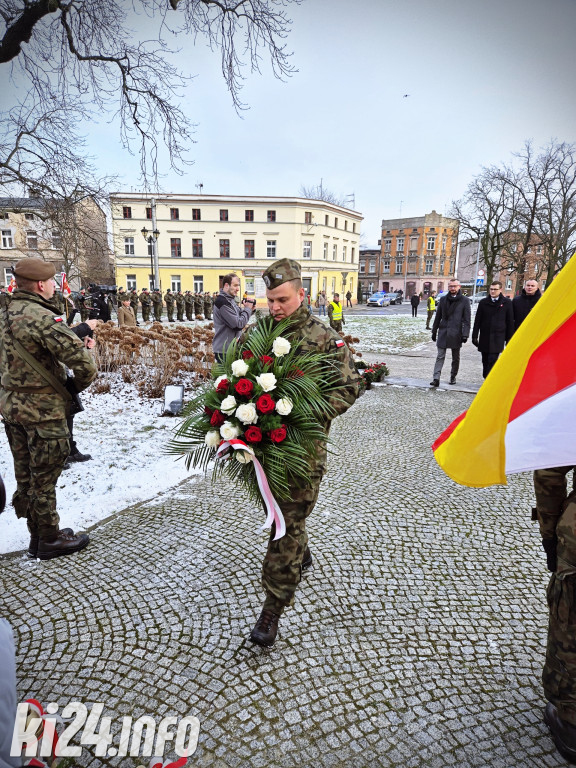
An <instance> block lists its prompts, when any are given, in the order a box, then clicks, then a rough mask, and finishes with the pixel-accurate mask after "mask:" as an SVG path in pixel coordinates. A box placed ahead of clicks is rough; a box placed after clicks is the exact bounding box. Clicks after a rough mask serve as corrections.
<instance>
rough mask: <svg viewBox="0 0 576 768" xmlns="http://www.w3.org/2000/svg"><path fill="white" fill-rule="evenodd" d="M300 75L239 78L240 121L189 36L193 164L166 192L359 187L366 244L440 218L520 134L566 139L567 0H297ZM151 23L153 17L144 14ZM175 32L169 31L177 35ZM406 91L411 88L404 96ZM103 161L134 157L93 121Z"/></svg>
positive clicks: (573, 118)
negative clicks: (403, 221)
mask: <svg viewBox="0 0 576 768" xmlns="http://www.w3.org/2000/svg"><path fill="white" fill-rule="evenodd" d="M287 10H288V13H289V15H290V16H291V18H292V19H293V26H292V31H291V34H290V37H289V38H288V41H287V44H288V46H289V47H290V48H291V49H292V50H293V51H294V56H293V64H294V66H295V67H297V69H298V72H297V73H295V74H294V75H293V76H292V77H291V78H290V79H289V80H288V81H287V82H280V81H278V80H275V79H274V77H273V76H272V74H271V72H270V70H269V68H268V67H267V66H266V63H265V62H264V65H263V73H264V74H263V75H262V76H259V75H250V76H249V78H248V79H247V81H246V84H245V87H244V90H243V91H242V98H243V100H244V102H246V103H247V104H248V105H249V106H250V109H249V110H248V111H246V112H243V113H242V115H241V116H239V115H238V114H237V113H236V112H235V111H234V108H233V106H232V102H231V99H230V96H229V94H228V92H227V90H226V87H225V84H224V82H223V80H222V77H221V74H220V60H219V56H218V55H217V54H213V53H211V52H210V51H209V50H208V49H207V48H205V47H204V46H203V45H201V46H198V45H197V46H196V47H195V48H194V47H192V45H191V44H190V43H188V45H186V44H185V42H184V40H182V41H181V44H182V45H183V46H185V47H184V48H183V50H182V52H181V54H180V56H179V61H180V62H181V64H182V67H183V68H184V69H185V70H186V71H188V72H189V73H191V74H194V75H196V78H195V79H194V81H193V82H192V84H191V85H190V86H189V87H188V89H187V91H186V97H185V99H184V100H183V101H184V103H185V106H184V109H185V111H186V112H187V113H188V114H189V116H190V117H191V119H192V120H193V121H194V122H195V123H197V129H196V133H195V139H196V142H197V143H196V144H195V145H193V147H192V149H191V153H190V157H191V158H192V159H194V161H195V164H194V165H193V166H192V167H191V168H190V169H189V170H188V172H187V173H186V175H185V176H183V177H180V176H177V175H173V174H168V175H167V176H166V177H165V178H164V179H163V182H162V183H163V189H164V191H166V192H168V191H171V192H187V193H194V192H197V191H198V190H197V189H196V186H195V185H196V184H197V183H199V182H201V183H202V184H203V185H204V189H203V191H204V192H205V193H208V194H233V195H243V194H246V195H260V194H262V195H298V194H299V191H300V186H301V185H302V184H305V185H313V184H319V183H320V179H322V180H323V184H324V186H325V187H327V188H328V189H330V190H332V191H334V192H335V193H337V194H339V195H349V194H354V195H355V207H356V209H357V210H359V211H361V212H362V213H363V214H364V217H365V221H364V225H363V229H364V234H365V238H364V243H365V244H366V245H371V244H375V243H376V242H377V240H378V238H379V236H380V222H381V220H382V218H391V217H395V216H398V215H399V214H400V213H401V214H402V215H403V216H412V215H414V216H416V215H423V214H424V213H427V212H429V211H431V210H432V209H436V211H438V212H440V213H444V212H445V211H446V210H447V209H448V207H449V206H450V203H451V201H452V200H453V199H455V198H457V197H459V196H461V195H462V193H463V192H464V190H465V188H466V185H467V184H468V182H469V181H470V180H471V178H472V176H473V175H474V174H475V173H477V172H478V171H479V169H480V167H481V166H482V165H490V164H492V163H500V162H502V161H505V160H509V159H510V155H511V153H512V152H514V151H517V150H519V149H521V148H522V145H523V143H524V141H525V140H526V139H533V140H534V142H535V144H536V145H542V144H544V143H546V142H548V141H549V140H550V139H551V138H557V139H559V140H562V141H569V142H572V141H576V98H575V96H576V93H575V91H576V86H575V81H576V77H575V74H576V45H575V43H574V32H575V30H576V0H482V1H481V2H478V0H303V2H302V4H301V5H300V6H288V8H287ZM149 23H150V22H149ZM179 43H180V41H179ZM404 94H409V95H408V97H406V98H404ZM89 150H90V151H91V153H92V154H94V155H95V156H96V158H97V165H98V167H99V169H100V170H101V171H102V172H117V170H118V168H120V169H122V170H121V172H122V179H123V180H122V183H121V185H120V188H121V189H122V190H123V191H129V190H131V189H134V191H137V190H138V189H139V187H138V163H137V160H136V159H135V158H130V156H127V155H125V154H124V155H122V156H120V155H121V148H120V147H119V142H118V141H117V134H116V132H115V131H114V130H112V128H111V127H110V126H106V125H101V126H99V127H98V129H97V130H92V131H91V133H90V137H89Z"/></svg>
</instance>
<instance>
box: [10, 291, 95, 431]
mask: <svg viewBox="0 0 576 768" xmlns="http://www.w3.org/2000/svg"><path fill="white" fill-rule="evenodd" d="M7 323H9V324H10V328H11V329H12V332H10V331H9V329H8V327H7ZM12 334H13V336H14V338H15V339H16V340H17V341H19V342H20V344H22V346H23V347H24V349H26V351H28V352H29V353H30V354H31V355H32V356H33V357H34V358H35V359H36V360H37V361H38V362H39V363H40V365H42V366H43V367H44V368H46V370H47V371H49V373H51V374H52V375H53V376H54V377H55V378H57V379H58V380H60V381H61V382H62V383H64V382H65V381H66V367H68V368H70V369H71V370H72V371H73V372H74V383H75V385H76V389H77V390H78V391H79V392H81V391H82V390H83V389H86V387H87V386H88V385H89V384H90V382H91V381H92V380H93V379H94V378H95V377H96V365H95V363H94V360H93V359H92V356H91V355H90V354H89V352H88V351H87V350H86V349H85V347H84V345H83V344H82V342H81V341H80V339H79V338H78V336H76V334H75V333H74V332H73V331H72V330H70V328H69V327H68V326H67V325H66V323H64V322H63V321H62V320H61V319H60V318H58V317H57V309H56V307H55V306H54V305H53V304H52V303H51V302H50V301H47V300H46V299H43V298H42V296H39V295H38V294H36V293H31V292H29V291H16V292H15V293H14V294H13V298H12V301H11V302H10V305H9V306H8V308H7V310H5V312H4V311H3V312H2V313H1V314H0V370H1V371H2V375H1V377H0V413H2V415H3V416H4V418H5V419H6V420H7V421H11V422H17V423H20V424H37V423H38V421H39V420H42V421H47V420H53V419H64V418H66V413H67V406H68V404H67V402H66V401H65V400H64V398H63V397H62V396H61V395H60V394H58V393H57V392H54V390H53V389H52V388H51V387H50V386H49V384H48V382H47V381H46V380H45V379H44V378H42V376H40V374H39V373H37V372H36V371H35V370H34V369H33V368H31V366H30V365H29V364H28V363H27V362H26V361H25V360H23V359H22V358H21V357H20V355H19V354H18V353H17V351H16V349H15V346H14V342H13V338H12Z"/></svg>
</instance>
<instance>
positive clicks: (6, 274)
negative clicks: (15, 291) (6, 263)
mask: <svg viewBox="0 0 576 768" xmlns="http://www.w3.org/2000/svg"><path fill="white" fill-rule="evenodd" d="M12 277H13V275H12V269H11V268H10V267H9V268H8V269H6V268H5V269H4V285H5V286H6V288H8V286H9V285H10V283H11V282H12Z"/></svg>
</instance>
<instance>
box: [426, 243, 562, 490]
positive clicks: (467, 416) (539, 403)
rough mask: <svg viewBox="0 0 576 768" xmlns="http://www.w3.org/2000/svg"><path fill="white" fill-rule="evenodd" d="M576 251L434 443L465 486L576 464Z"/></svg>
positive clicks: (502, 481)
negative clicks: (471, 397) (465, 406)
mask: <svg viewBox="0 0 576 768" xmlns="http://www.w3.org/2000/svg"><path fill="white" fill-rule="evenodd" d="M575 424H576V256H574V257H572V258H571V259H570V261H569V262H568V263H567V264H566V266H565V267H564V268H563V269H562V270H561V272H560V273H559V274H558V276H557V277H556V279H555V280H554V281H553V283H552V284H551V285H550V287H549V288H547V289H546V291H545V293H544V295H543V296H542V298H541V299H540V301H538V303H537V304H536V306H535V307H534V309H533V310H532V312H530V314H529V315H528V317H527V318H526V319H525V320H524V322H523V323H522V325H521V326H520V328H519V329H518V331H516V333H515V334H514V336H513V337H512V340H511V341H510V343H509V344H508V345H507V347H506V349H505V350H504V352H503V353H502V355H500V358H499V360H498V362H497V363H496V365H495V366H494V368H493V369H492V371H491V372H490V375H489V376H488V377H487V379H486V380H485V382H484V384H483V385H482V386H481V388H480V390H479V391H478V394H477V395H476V397H475V398H474V400H473V401H472V404H471V405H470V408H469V409H468V410H467V411H466V412H465V413H463V414H461V415H460V416H459V417H458V418H457V419H455V421H453V422H452V424H450V426H449V427H448V428H447V429H445V430H444V432H442V434H441V435H440V436H439V437H438V438H437V439H436V441H435V442H434V443H433V445H432V450H433V451H434V456H435V457H436V461H437V462H438V464H439V465H440V466H441V467H442V469H443V470H444V472H446V474H447V475H448V476H449V477H451V478H452V480H454V481H455V482H457V483H459V484H460V485H467V486H470V487H471V488H484V487H486V486H488V485H497V484H502V485H505V484H506V475H509V474H514V473H515V472H525V471H527V470H534V469H544V468H545V467H561V466H571V465H573V464H576V437H575V432H574V425H575Z"/></svg>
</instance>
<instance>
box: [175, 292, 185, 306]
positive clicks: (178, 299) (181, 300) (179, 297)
mask: <svg viewBox="0 0 576 768" xmlns="http://www.w3.org/2000/svg"><path fill="white" fill-rule="evenodd" d="M174 301H175V302H176V306H177V307H183V306H184V296H182V294H181V293H177V294H176V296H175V297H174Z"/></svg>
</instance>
